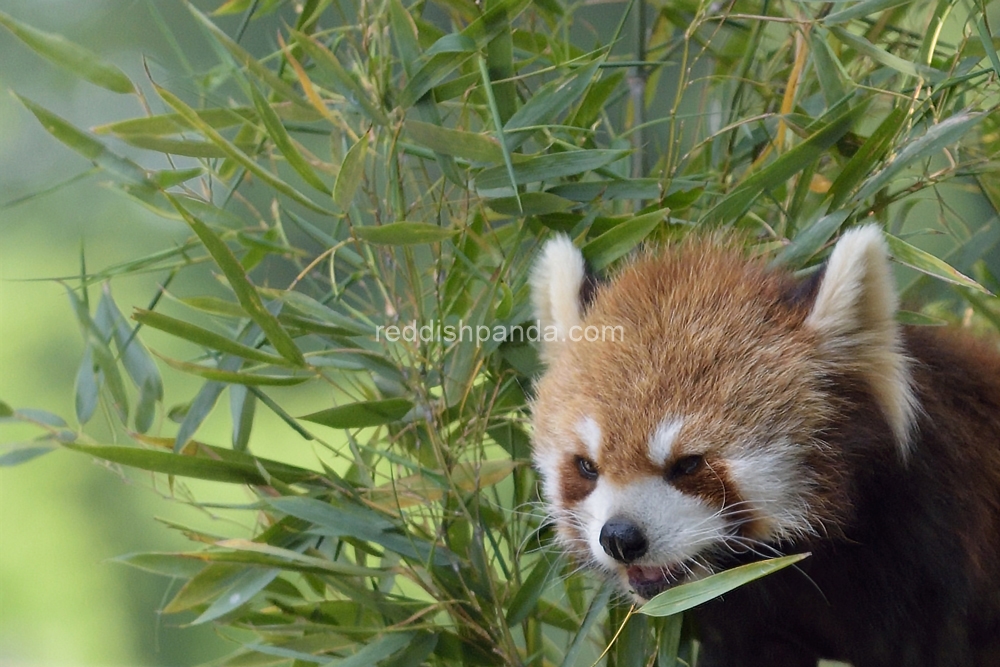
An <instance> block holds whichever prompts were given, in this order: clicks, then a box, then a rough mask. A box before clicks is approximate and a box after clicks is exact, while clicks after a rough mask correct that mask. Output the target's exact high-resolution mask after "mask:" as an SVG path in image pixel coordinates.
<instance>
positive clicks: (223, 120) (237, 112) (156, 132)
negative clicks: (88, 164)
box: [93, 107, 257, 141]
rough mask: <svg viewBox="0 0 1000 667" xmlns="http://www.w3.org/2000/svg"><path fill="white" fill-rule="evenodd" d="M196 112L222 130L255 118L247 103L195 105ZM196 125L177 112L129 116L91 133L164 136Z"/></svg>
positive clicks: (97, 128)
mask: <svg viewBox="0 0 1000 667" xmlns="http://www.w3.org/2000/svg"><path fill="white" fill-rule="evenodd" d="M195 113H196V114H197V115H198V118H199V119H201V121H202V122H204V123H207V124H208V125H210V126H212V127H214V128H215V129H217V130H223V129H225V128H227V127H232V126H234V125H243V124H245V123H252V122H256V120H257V114H255V113H254V111H253V109H251V108H249V107H223V108H209V109H197V110H195ZM194 129H197V128H195V127H193V126H191V125H190V124H188V122H187V121H186V120H184V116H182V115H180V114H179V113H166V114H159V115H156V116H143V117H141V118H128V119H126V120H119V121H115V122H114V123H107V124H105V125H98V126H97V127H95V128H93V132H94V134H114V135H116V136H118V137H121V138H122V139H124V140H126V141H127V140H128V137H129V136H131V135H140V136H147V137H163V136H169V135H172V134H180V133H182V132H187V131H189V130H194Z"/></svg>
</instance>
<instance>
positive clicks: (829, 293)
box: [805, 225, 918, 456]
mask: <svg viewBox="0 0 1000 667" xmlns="http://www.w3.org/2000/svg"><path fill="white" fill-rule="evenodd" d="M888 252H889V249H888V246H887V245H886V243H885V239H884V238H883V237H882V232H881V230H879V228H878V227H876V226H875V225H866V226H864V227H858V228H855V229H851V230H850V231H847V232H845V233H844V235H843V236H841V237H840V240H839V241H838V242H837V245H836V247H834V249H833V253H832V254H831V255H830V260H829V262H828V263H827V266H826V273H825V274H824V276H823V281H822V283H821V284H820V287H819V291H818V293H817V294H816V302H815V303H814V304H813V308H812V312H810V313H809V316H808V317H807V318H806V322H805V324H806V326H808V327H810V328H811V329H813V330H814V331H816V332H817V333H818V334H819V335H820V338H821V341H822V342H821V346H822V349H823V351H824V352H825V353H827V354H829V355H830V356H831V357H832V358H833V359H835V360H836V361H837V363H838V364H841V365H846V366H849V367H850V368H851V369H853V370H856V371H858V372H860V373H861V375H862V376H863V377H865V378H866V379H867V380H868V382H869V384H870V386H871V389H872V392H873V393H874V395H875V399H876V400H877V401H878V403H879V405H880V406H881V408H882V410H883V412H884V413H885V416H886V419H887V420H888V422H889V426H890V427H892V431H893V434H894V435H895V437H896V441H897V443H898V444H899V447H900V450H901V452H902V454H903V455H904V456H906V454H907V452H908V448H909V440H910V434H911V432H912V430H913V426H914V421H915V417H916V412H917V410H918V403H917V399H916V396H915V395H914V393H913V388H912V385H911V379H910V369H909V359H908V358H907V357H906V355H905V354H904V351H903V345H902V340H901V337H900V332H899V325H898V324H897V323H896V319H895V315H896V309H897V307H898V305H899V304H898V302H899V299H898V297H897V295H896V288H895V285H894V284H893V279H892V275H891V271H890V268H889V259H888Z"/></svg>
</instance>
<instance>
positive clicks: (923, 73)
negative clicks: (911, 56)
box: [829, 25, 948, 83]
mask: <svg viewBox="0 0 1000 667" xmlns="http://www.w3.org/2000/svg"><path fill="white" fill-rule="evenodd" d="M829 30H830V32H831V33H832V34H833V35H834V36H835V37H836V38H837V39H838V40H840V42H841V43H842V44H845V45H846V46H849V47H851V48H852V49H854V50H855V51H858V52H859V53H863V54H864V55H866V56H868V57H869V58H871V59H872V60H874V61H875V62H877V63H879V64H880V65H885V66H886V67H888V68H890V69H894V70H896V71H897V72H900V73H902V74H908V75H909V76H914V77H920V78H923V79H926V80H928V81H930V82H931V83H938V82H940V81H942V80H944V79H945V78H946V77H947V76H948V74H947V72H942V71H941V70H937V69H934V68H933V67H928V66H927V65H920V64H918V63H913V62H910V61H909V60H904V59H902V58H900V57H899V56H897V55H894V54H892V53H889V52H888V51H886V50H885V49H881V48H879V47H877V46H875V45H874V44H872V43H871V42H869V41H868V40H867V39H865V38H864V37H859V36H858V35H855V34H853V33H851V32H848V31H847V30H844V29H843V28H841V27H840V26H836V25H831V26H830V27H829Z"/></svg>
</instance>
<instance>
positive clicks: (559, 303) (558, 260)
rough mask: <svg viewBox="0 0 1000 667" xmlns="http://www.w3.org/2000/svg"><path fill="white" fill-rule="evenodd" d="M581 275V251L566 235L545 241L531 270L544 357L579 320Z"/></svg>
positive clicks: (550, 354)
mask: <svg viewBox="0 0 1000 667" xmlns="http://www.w3.org/2000/svg"><path fill="white" fill-rule="evenodd" d="M585 278H586V268H585V267H584V262H583V254H582V253H581V252H580V251H579V250H578V249H577V248H576V246H574V245H573V242H572V241H571V240H570V239H569V237H568V236H566V235H564V234H559V235H558V236H556V237H554V238H552V239H551V240H549V241H548V242H547V243H546V244H545V247H544V248H542V254H541V256H540V257H539V258H538V260H537V261H536V263H535V268H534V270H533V271H532V272H531V301H532V303H533V304H534V307H535V316H536V317H537V318H538V321H539V325H540V326H541V336H540V338H541V340H542V357H543V359H545V361H551V360H552V359H553V358H554V357H555V354H556V352H557V350H558V348H559V346H560V345H561V344H562V341H564V340H566V338H567V335H568V332H569V330H570V329H571V328H572V327H574V326H578V325H579V324H580V322H581V320H582V313H581V307H580V288H581V287H582V286H583V281H584V279H585ZM549 327H552V328H551V329H550V328H549ZM546 332H555V334H556V335H555V336H552V335H546ZM556 337H557V338H558V340H553V338H556Z"/></svg>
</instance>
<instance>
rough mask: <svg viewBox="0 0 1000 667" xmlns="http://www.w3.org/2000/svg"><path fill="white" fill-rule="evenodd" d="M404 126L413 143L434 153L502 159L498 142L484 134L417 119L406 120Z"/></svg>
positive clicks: (476, 159) (476, 160) (485, 159)
mask: <svg viewBox="0 0 1000 667" xmlns="http://www.w3.org/2000/svg"><path fill="white" fill-rule="evenodd" d="M405 128H406V134H407V135H409V137H410V138H411V139H412V140H413V141H414V143H416V144H419V145H420V146H425V147H427V148H430V149H431V150H432V151H434V152H436V153H443V154H444V155H454V156H455V157H461V158H465V159H466V160H471V161H472V162H487V163H498V162H502V161H503V151H502V150H501V148H500V144H499V142H497V141H496V140H495V139H493V138H492V137H489V136H487V135H485V134H476V133H475V132H463V131H461V130H453V129H451V128H446V127H440V126H437V125H432V124H430V123H424V122H421V121H418V120H410V121H407V122H406V125H405Z"/></svg>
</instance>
